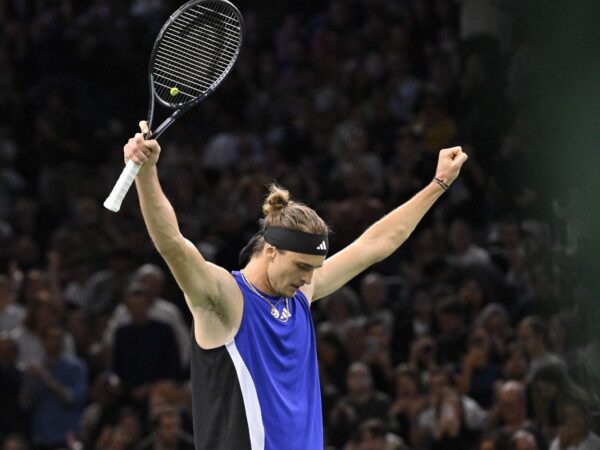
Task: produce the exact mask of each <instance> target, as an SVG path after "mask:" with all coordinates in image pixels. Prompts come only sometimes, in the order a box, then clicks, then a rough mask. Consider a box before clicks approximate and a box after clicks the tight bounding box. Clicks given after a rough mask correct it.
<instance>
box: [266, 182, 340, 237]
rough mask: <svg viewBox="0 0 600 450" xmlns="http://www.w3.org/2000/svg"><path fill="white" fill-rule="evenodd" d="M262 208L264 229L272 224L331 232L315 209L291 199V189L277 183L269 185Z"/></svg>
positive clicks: (310, 230)
mask: <svg viewBox="0 0 600 450" xmlns="http://www.w3.org/2000/svg"><path fill="white" fill-rule="evenodd" d="M262 210H263V214H264V215H265V218H264V219H263V220H262V221H261V225H262V229H263V230H264V229H266V228H268V227H270V226H277V227H283V228H289V229H291V230H297V231H303V232H305V233H311V234H327V233H328V232H329V228H328V227H327V224H326V223H325V221H324V220H323V219H321V218H320V217H319V215H318V214H317V213H316V212H315V210H314V209H312V208H310V207H308V206H306V205H305V204H304V203H300V202H295V201H293V200H290V193H289V191H287V190H286V189H284V188H282V187H281V186H278V185H277V184H275V183H273V184H271V185H270V186H269V194H268V195H267V198H266V199H265V202H264V203H263V207H262Z"/></svg>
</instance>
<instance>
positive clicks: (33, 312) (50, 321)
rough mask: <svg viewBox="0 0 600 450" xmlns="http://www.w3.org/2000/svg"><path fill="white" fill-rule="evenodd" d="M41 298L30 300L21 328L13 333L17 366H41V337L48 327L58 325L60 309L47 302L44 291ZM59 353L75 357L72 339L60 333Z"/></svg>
mask: <svg viewBox="0 0 600 450" xmlns="http://www.w3.org/2000/svg"><path fill="white" fill-rule="evenodd" d="M41 292H42V294H43V296H40V298H39V299H35V298H33V299H31V300H30V303H29V304H28V305H27V314H26V316H25V319H24V320H23V323H22V326H21V327H20V328H18V329H17V330H15V332H14V333H13V335H14V337H15V341H16V342H17V345H18V347H19V364H20V365H22V366H27V365H28V364H31V363H33V364H36V365H38V366H39V365H42V364H43V361H44V358H45V349H44V342H43V336H44V334H45V333H46V331H48V329H49V328H50V327H53V326H59V325H60V317H61V307H60V305H58V304H56V303H55V302H52V301H51V300H49V298H48V296H47V295H46V291H41ZM61 338H62V347H61V352H62V353H63V354H64V355H65V356H69V357H73V356H75V344H74V342H73V337H72V336H71V335H70V334H68V333H66V332H63V333H61Z"/></svg>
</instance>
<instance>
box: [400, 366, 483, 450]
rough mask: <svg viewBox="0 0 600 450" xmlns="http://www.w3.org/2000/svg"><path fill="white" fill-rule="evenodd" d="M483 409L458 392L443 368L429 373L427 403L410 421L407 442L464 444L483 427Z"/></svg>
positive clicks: (433, 444) (440, 444) (423, 445)
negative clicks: (409, 435)
mask: <svg viewBox="0 0 600 450" xmlns="http://www.w3.org/2000/svg"><path fill="white" fill-rule="evenodd" d="M485 418H486V413H485V411H484V410H483V409H481V407H480V406H479V405H478V404H477V403H476V402H475V401H474V400H473V399H471V398H469V397H467V396H464V395H460V394H459V392H458V391H457V389H456V388H455V387H454V386H453V383H452V380H451V374H450V372H449V371H448V370H447V369H444V368H438V369H436V370H434V371H433V372H432V373H431V376H430V381H429V398H428V400H427V407H426V408H425V409H424V410H423V411H422V412H421V413H420V414H419V416H418V418H417V421H416V423H414V424H413V429H412V434H411V443H412V445H413V446H414V447H417V448H420V447H425V448H429V447H432V448H440V449H442V448H446V446H448V447H447V448H457V449H459V448H466V447H468V446H470V445H471V444H473V443H474V440H475V438H476V437H477V433H478V432H481V431H482V430H483V427H484V424H485Z"/></svg>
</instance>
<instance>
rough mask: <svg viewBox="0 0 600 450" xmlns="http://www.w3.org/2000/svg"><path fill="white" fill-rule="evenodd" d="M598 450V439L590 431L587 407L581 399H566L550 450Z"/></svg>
mask: <svg viewBox="0 0 600 450" xmlns="http://www.w3.org/2000/svg"><path fill="white" fill-rule="evenodd" d="M598 448H600V437H598V435H597V434H595V433H594V432H593V431H592V416H591V414H590V408H589V405H588V404H587V402H586V401H585V400H582V399H574V398H572V399H568V400H566V401H565V402H564V403H563V405H562V410H561V421H560V428H559V430H558V436H557V437H556V438H555V439H554V440H553V441H552V445H550V450H593V449H598Z"/></svg>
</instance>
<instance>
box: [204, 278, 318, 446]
mask: <svg viewBox="0 0 600 450" xmlns="http://www.w3.org/2000/svg"><path fill="white" fill-rule="evenodd" d="M232 273H233V276H234V278H235V280H236V282H237V283H238V286H239V287H240V290H241V291H242V294H243V297H244V312H243V316H242V322H241V325H240V329H239V331H238V333H237V335H236V336H235V338H234V339H233V340H232V341H230V342H228V343H227V344H225V345H224V346H223V347H219V348H217V349H213V350H204V349H202V348H200V347H199V346H198V344H197V343H196V341H195V338H193V336H192V339H193V351H192V393H193V412H194V438H195V442H196V450H205V449H206V450H220V449H223V450H225V449H227V450H233V449H235V450H244V449H249V450H283V449H285V450H321V449H322V448H323V420H322V411H321V393H320V386H319V372H318V364H317V351H316V340H315V332H314V326H313V322H312V317H311V314H310V303H309V301H308V299H307V298H306V297H305V296H304V294H303V293H302V292H300V291H297V293H296V295H295V296H294V297H293V298H290V299H289V303H288V304H289V310H290V317H289V319H288V321H287V322H283V321H281V320H278V319H276V318H274V317H273V316H272V315H271V305H270V304H269V303H268V302H267V301H266V300H265V299H263V298H261V297H259V296H258V295H257V294H256V293H254V292H253V290H252V289H251V288H250V287H249V286H248V285H247V284H246V283H245V281H244V279H243V278H242V276H241V274H240V273H239V272H232ZM261 294H263V295H264V296H265V297H267V298H269V299H270V300H271V302H272V303H276V302H277V301H278V300H279V298H274V297H269V296H267V295H266V294H264V293H262V292H261ZM284 307H285V301H284V300H281V301H280V302H279V304H278V310H279V312H280V314H281V313H282V310H283V308H284ZM192 335H193V333H192Z"/></svg>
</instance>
